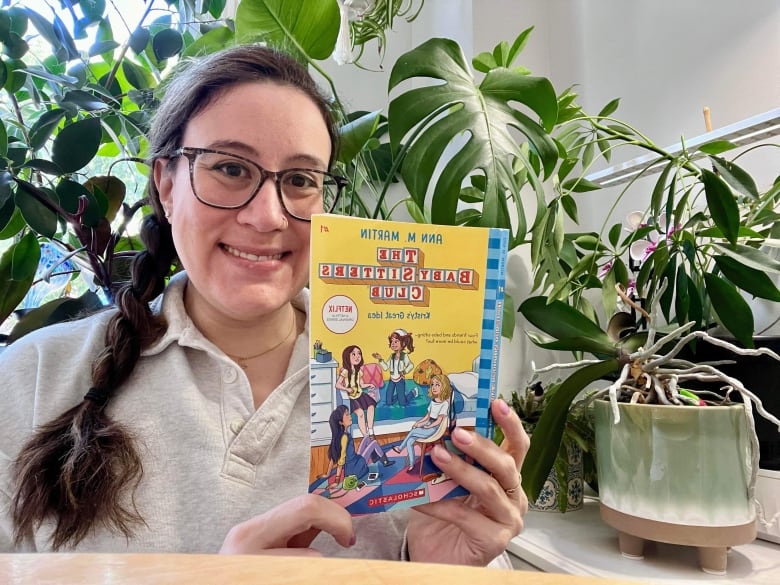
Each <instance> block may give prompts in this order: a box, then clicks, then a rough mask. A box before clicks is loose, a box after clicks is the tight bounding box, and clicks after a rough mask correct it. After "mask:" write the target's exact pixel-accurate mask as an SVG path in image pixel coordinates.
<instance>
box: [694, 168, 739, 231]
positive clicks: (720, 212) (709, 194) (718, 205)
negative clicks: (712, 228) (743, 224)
mask: <svg viewBox="0 0 780 585" xmlns="http://www.w3.org/2000/svg"><path fill="white" fill-rule="evenodd" d="M701 172H702V177H701V179H702V182H703V183H704V194H705V195H706V198H707V207H709V210H710V214H711V215H712V220H713V221H714V222H715V225H717V226H718V227H719V228H720V231H721V232H723V236H724V237H725V238H726V239H727V240H728V241H729V242H731V243H732V244H736V243H737V236H738V234H739V208H738V207H737V200H736V198H735V197H734V194H733V193H732V192H731V189H729V187H728V185H727V184H726V183H725V182H724V181H723V179H721V178H720V177H719V176H718V175H716V174H715V173H713V172H712V171H710V170H707V169H702V171H701Z"/></svg>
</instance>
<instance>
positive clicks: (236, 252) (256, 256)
mask: <svg viewBox="0 0 780 585" xmlns="http://www.w3.org/2000/svg"><path fill="white" fill-rule="evenodd" d="M221 246H222V249H223V250H225V251H226V252H227V253H228V254H230V255H231V256H235V257H236V258H241V259H242V260H249V261H250V262H268V261H270V260H281V258H282V257H283V256H284V254H285V252H273V251H271V250H264V251H260V250H256V251H252V252H250V251H247V250H241V249H239V248H235V247H233V246H230V245H228V244H222V245H221Z"/></svg>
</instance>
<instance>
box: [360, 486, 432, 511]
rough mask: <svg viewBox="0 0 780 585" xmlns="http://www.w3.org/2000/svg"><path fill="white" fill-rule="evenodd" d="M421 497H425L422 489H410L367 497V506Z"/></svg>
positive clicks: (371, 506) (395, 502)
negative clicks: (376, 496)
mask: <svg viewBox="0 0 780 585" xmlns="http://www.w3.org/2000/svg"><path fill="white" fill-rule="evenodd" d="M422 497H425V490H424V489H416V490H410V491H408V492H401V493H398V494H390V495H389V496H379V497H378V498H368V507H369V508H376V507H377V506H386V505H387V504H397V503H398V502H405V501H407V500H416V499H417V498H422Z"/></svg>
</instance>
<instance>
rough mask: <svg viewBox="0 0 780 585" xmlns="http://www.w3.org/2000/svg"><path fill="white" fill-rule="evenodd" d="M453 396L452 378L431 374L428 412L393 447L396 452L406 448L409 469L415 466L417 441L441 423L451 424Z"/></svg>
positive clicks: (430, 434) (439, 426) (425, 436)
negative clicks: (415, 444) (451, 401)
mask: <svg viewBox="0 0 780 585" xmlns="http://www.w3.org/2000/svg"><path fill="white" fill-rule="evenodd" d="M451 397H452V386H451V385H450V379H449V378H448V377H447V376H445V375H443V374H434V375H433V376H431V385H430V386H429V387H428V398H430V399H431V402H430V403H429V404H428V412H427V413H426V414H425V416H424V417H422V418H421V419H420V420H418V421H416V422H415V423H414V424H413V425H412V428H411V429H410V430H409V432H408V433H407V434H406V437H404V440H403V441H401V442H400V443H399V444H398V445H396V446H395V447H393V451H395V452H396V453H401V452H402V451H403V450H404V449H406V460H407V462H408V464H409V467H408V471H411V470H412V469H413V468H414V459H415V455H414V443H415V441H419V440H420V439H427V438H428V437H432V436H433V435H435V434H436V432H437V431H438V430H439V429H440V428H441V425H444V426H445V427H446V426H447V425H448V424H449V422H450V398H451Z"/></svg>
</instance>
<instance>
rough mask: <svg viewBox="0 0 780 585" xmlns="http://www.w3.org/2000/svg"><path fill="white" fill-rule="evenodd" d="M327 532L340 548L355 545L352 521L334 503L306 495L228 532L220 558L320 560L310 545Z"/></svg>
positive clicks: (317, 553)
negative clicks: (256, 556) (266, 556)
mask: <svg viewBox="0 0 780 585" xmlns="http://www.w3.org/2000/svg"><path fill="white" fill-rule="evenodd" d="M320 532H327V533H328V534H331V535H332V536H333V538H334V539H335V540H336V542H338V543H339V544H340V545H341V546H345V547H348V546H352V545H353V544H355V531H354V527H353V526H352V518H351V517H350V515H349V512H347V511H346V510H345V509H344V508H343V507H341V506H339V505H338V504H336V503H335V502H332V501H330V500H328V499H327V498H323V497H322V496H316V495H314V494H306V495H303V496H299V497H297V498H293V499H292V500H289V501H287V502H285V503H284V504H281V505H279V506H276V507H275V508H272V509H271V510H269V511H268V512H266V513H265V514H260V515H259V516H255V517H254V518H250V519H249V520H247V521H246V522H242V523H241V524H237V525H236V526H234V527H233V528H231V529H230V532H228V535H227V536H226V537H225V541H224V542H223V543H222V548H221V549H220V551H219V552H220V554H276V555H300V556H319V555H320V553H319V551H317V550H315V549H313V548H309V545H310V544H311V542H312V541H313V540H314V538H315V537H316V536H317V535H318V534H319V533H320Z"/></svg>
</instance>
